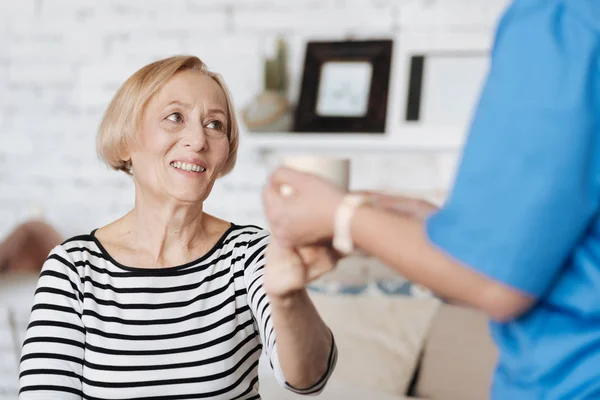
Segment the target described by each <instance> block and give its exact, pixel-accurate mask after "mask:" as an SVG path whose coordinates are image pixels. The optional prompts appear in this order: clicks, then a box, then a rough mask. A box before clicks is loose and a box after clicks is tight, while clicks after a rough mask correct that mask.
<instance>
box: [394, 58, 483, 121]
mask: <svg viewBox="0 0 600 400" xmlns="http://www.w3.org/2000/svg"><path fill="white" fill-rule="evenodd" d="M444 57H452V58H457V57H459V58H473V57H476V58H488V57H489V53H488V52H485V51H438V52H429V53H421V54H413V55H412V56H411V57H410V67H409V79H408V91H407V93H406V96H407V97H406V110H405V112H404V120H405V121H407V122H420V121H421V114H422V106H423V105H422V97H423V96H422V94H423V84H424V82H425V80H426V79H427V77H426V76H425V65H426V63H427V60H428V59H430V58H444Z"/></svg>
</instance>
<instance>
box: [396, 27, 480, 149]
mask: <svg viewBox="0 0 600 400" xmlns="http://www.w3.org/2000/svg"><path fill="white" fill-rule="evenodd" d="M395 43H396V46H395V49H394V60H393V63H392V71H393V73H392V78H391V84H390V91H391V92H390V100H389V111H388V121H387V125H388V128H389V129H388V132H389V134H390V135H391V136H392V137H393V139H392V138H391V139H392V140H394V141H396V142H403V143H419V144H420V146H419V147H422V148H427V147H431V148H440V147H442V148H453V149H460V148H461V147H462V144H463V142H464V139H465V136H466V133H467V131H468V129H469V124H470V121H471V118H472V115H473V112H474V111H475V108H476V105H477V102H478V100H479V96H480V92H481V89H482V87H483V84H484V82H485V79H486V77H487V72H488V70H489V63H490V56H489V54H490V51H491V46H492V35H491V32H490V33H489V34H484V33H482V32H473V33H469V32H444V33H443V34H442V33H416V32H405V33H401V34H399V35H398V37H397V38H396V40H395Z"/></svg>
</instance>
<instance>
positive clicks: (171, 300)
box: [19, 224, 337, 400]
mask: <svg viewBox="0 0 600 400" xmlns="http://www.w3.org/2000/svg"><path fill="white" fill-rule="evenodd" d="M268 241H269V236H268V233H267V232H266V231H265V230H262V229H260V228H258V227H254V226H239V225H233V224H232V225H231V227H230V228H229V230H228V231H227V232H226V233H225V234H224V235H223V236H222V237H221V239H220V240H219V242H218V243H217V244H216V245H215V246H214V247H213V249H212V250H211V251H209V252H208V253H207V254H206V255H204V256H203V257H201V258H200V259H198V260H195V261H193V262H190V263H187V264H184V265H180V266H177V267H172V268H163V269H144V268H132V267H127V266H124V265H121V264H119V263H118V262H117V261H115V260H114V259H113V258H112V257H111V256H110V255H109V254H108V253H107V252H106V250H105V249H104V248H103V247H102V245H101V244H100V242H99V241H98V240H97V239H96V238H95V236H94V235H93V232H92V233H91V234H88V235H81V236H76V237H74V238H72V239H69V240H67V241H66V242H65V243H63V244H62V245H60V246H57V247H56V248H55V249H54V250H53V251H52V252H51V253H50V256H49V257H48V260H47V261H46V263H45V264H44V267H43V269H42V272H41V274H40V279H39V282H38V287H37V290H36V292H35V296H34V305H33V308H32V312H31V318H30V323H29V326H28V328H27V335H26V340H25V342H24V344H23V352H22V358H21V367H20V369H21V372H20V392H19V398H20V399H53V400H54V399H61V400H62V399H90V400H96V399H98V400H99V399H144V400H152V399H156V400H159V399H161V400H166V399H201V398H210V399H259V398H260V396H259V394H258V361H259V357H260V355H261V352H262V351H263V344H264V351H265V352H266V355H267V357H268V359H269V360H270V361H271V365H272V367H273V371H274V373H275V377H276V378H277V380H278V382H279V383H280V384H281V385H283V386H284V387H286V388H288V389H290V390H293V391H297V390H296V389H294V388H292V387H290V386H289V385H288V384H287V383H286V382H285V380H284V378H283V374H282V372H281V368H280V366H279V361H278V357H277V349H276V346H275V334H274V331H273V324H272V321H271V315H270V307H269V302H268V299H267V297H266V295H265V293H264V290H263V289H262V279H263V278H262V275H263V271H264V262H265V249H266V247H267V243H268ZM336 356H337V353H336V349H335V345H334V346H333V347H332V349H331V354H330V357H329V367H328V371H327V373H326V374H325V375H324V376H323V378H322V379H321V380H320V381H319V382H318V383H317V384H316V385H315V386H313V387H312V388H311V389H308V390H303V391H298V392H300V393H304V394H312V393H317V392H319V391H321V390H322V389H323V387H324V385H325V383H326V381H327V379H328V378H329V376H330V375H331V373H332V370H333V367H334V365H335V360H336Z"/></svg>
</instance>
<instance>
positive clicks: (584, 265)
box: [264, 0, 600, 400]
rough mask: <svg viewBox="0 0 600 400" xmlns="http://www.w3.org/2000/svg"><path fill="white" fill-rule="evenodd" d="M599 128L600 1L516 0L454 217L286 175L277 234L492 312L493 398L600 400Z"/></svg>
mask: <svg viewBox="0 0 600 400" xmlns="http://www.w3.org/2000/svg"><path fill="white" fill-rule="evenodd" d="M599 118H600V0H516V1H514V2H513V4H512V5H511V6H510V7H509V9H508V10H507V11H506V13H505V14H504V15H503V17H502V19H501V21H500V23H499V26H498V30H497V35H496V40H495V43H494V48H493V54H492V67H491V69H490V73H489V76H488V79H487V82H486V84H485V87H484V89H483V92H482V95H481V98H480V102H479V105H478V108H477V110H476V114H475V116H474V120H473V122H472V126H471V131H470V135H469V137H468V140H467V143H466V147H465V150H464V154H463V157H462V161H461V163H460V167H459V170H458V174H457V178H456V182H455V186H454V188H453V190H452V191H451V194H450V196H449V199H448V201H447V203H446V205H445V206H443V208H442V209H440V210H437V211H434V212H433V213H432V214H430V215H427V216H423V215H420V214H419V213H418V212H415V213H410V212H391V211H389V210H385V209H383V208H382V207H378V206H377V205H374V204H370V203H369V202H366V203H365V202H363V201H364V199H363V200H362V201H358V202H357V200H356V198H355V199H354V200H353V201H348V199H349V195H348V194H346V193H342V192H340V191H339V190H338V189H336V188H335V187H333V186H331V185H329V184H328V183H326V182H324V181H322V180H320V179H318V178H316V177H314V176H310V175H307V174H303V173H299V172H295V171H292V170H289V169H285V168H281V169H278V170H277V171H276V172H275V173H274V174H273V175H272V177H271V179H270V182H269V185H268V186H267V187H266V188H265V191H264V203H265V210H266V213H267V217H268V219H269V223H270V226H271V230H272V232H273V235H274V237H275V238H276V239H277V240H279V241H280V242H281V243H282V244H284V245H286V246H290V247H297V246H301V245H304V244H309V243H313V242H321V241H325V240H331V239H332V238H334V237H337V236H339V238H338V239H340V238H341V239H340V240H346V241H348V239H351V242H352V244H354V245H355V246H356V247H359V248H361V249H362V250H364V251H366V252H367V253H369V254H371V255H373V256H376V257H378V258H380V259H381V260H382V261H384V262H385V263H386V264H388V265H389V266H390V267H392V268H394V269H396V270H397V271H398V272H399V273H400V274H402V275H404V276H405V277H407V278H408V279H411V280H413V281H415V282H417V283H421V284H423V285H425V286H427V287H429V288H430V289H432V290H433V291H434V292H436V293H438V294H439V295H441V296H442V297H444V298H446V299H448V300H449V301H451V302H456V303H460V304H465V305H469V306H472V307H475V308H478V309H480V310H482V311H483V312H485V313H487V314H488V315H489V316H490V318H491V319H492V322H491V330H492V335H493V338H494V340H495V343H496V344H497V346H498V348H499V350H500V357H499V361H498V366H497V368H496V372H495V376H494V382H493V388H492V398H493V399H496V400H519V399H527V400H529V399H544V400H558V399H561V400H562V399H564V400H579V399H600V221H599V215H598V210H599V200H600V123H599V122H600V121H599ZM399 157H401V156H400V155H399ZM354 167H355V168H360V165H355V166H354ZM282 184H287V185H290V186H292V188H293V189H294V191H293V195H291V196H289V197H284V196H281V195H280V193H279V187H280V185H282ZM350 196H352V194H350ZM354 196H355V197H356V195H354ZM382 198H383V197H382ZM380 200H381V198H380ZM384 201H385V202H388V203H389V202H390V201H392V202H393V201H395V202H396V203H397V209H402V208H405V209H406V208H409V207H411V206H412V205H414V203H411V200H407V199H402V198H396V199H390V198H387V199H385V198H384ZM342 204H345V206H344V207H345V211H344V212H342V213H340V211H339V210H340V207H342V206H341V205H342ZM356 204H359V205H358V206H357V205H356ZM340 218H342V219H343V218H346V219H349V221H343V220H342V221H341V222H340V221H339V219H340ZM334 221H335V223H334ZM344 225H346V226H347V228H346V229H347V232H343V231H340V230H343V229H344V228H343V227H344ZM334 243H335V240H334ZM457 361H459V360H457Z"/></svg>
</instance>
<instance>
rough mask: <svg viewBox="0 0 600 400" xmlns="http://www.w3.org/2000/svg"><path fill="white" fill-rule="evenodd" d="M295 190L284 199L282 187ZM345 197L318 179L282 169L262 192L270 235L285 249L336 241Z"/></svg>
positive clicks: (274, 174) (339, 191)
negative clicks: (336, 218) (336, 221)
mask: <svg viewBox="0 0 600 400" xmlns="http://www.w3.org/2000/svg"><path fill="white" fill-rule="evenodd" d="M283 185H287V186H289V187H291V188H292V191H291V194H290V195H288V196H283V195H282V194H281V187H282V186H283ZM344 195H345V193H344V192H342V191H341V190H340V189H338V188H337V187H336V186H334V185H332V184H330V183H329V182H327V181H325V180H324V179H321V178H319V177H317V176H315V175H312V174H307V173H303V172H298V171H295V170H292V169H289V168H283V167H282V168H279V169H277V170H276V171H275V172H274V173H273V174H272V175H271V178H270V180H269V183H268V185H267V186H266V187H265V189H264V192H263V202H264V207H265V213H266V215H267V219H268V221H269V226H270V230H271V233H272V234H273V236H274V237H275V238H276V240H277V241H278V242H279V243H280V245H282V246H284V247H302V246H304V245H310V244H315V243H328V242H329V241H331V238H332V237H333V222H334V216H335V211H336V209H337V207H338V205H339V204H340V203H341V202H342V199H343V197H344Z"/></svg>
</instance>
